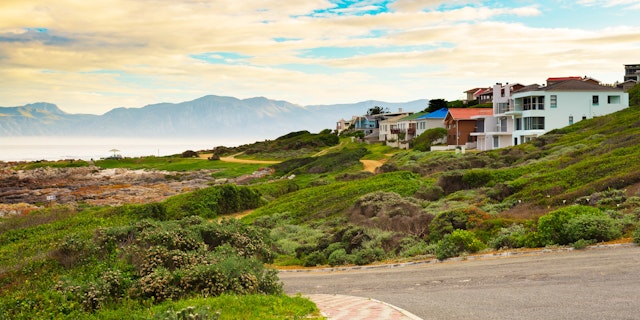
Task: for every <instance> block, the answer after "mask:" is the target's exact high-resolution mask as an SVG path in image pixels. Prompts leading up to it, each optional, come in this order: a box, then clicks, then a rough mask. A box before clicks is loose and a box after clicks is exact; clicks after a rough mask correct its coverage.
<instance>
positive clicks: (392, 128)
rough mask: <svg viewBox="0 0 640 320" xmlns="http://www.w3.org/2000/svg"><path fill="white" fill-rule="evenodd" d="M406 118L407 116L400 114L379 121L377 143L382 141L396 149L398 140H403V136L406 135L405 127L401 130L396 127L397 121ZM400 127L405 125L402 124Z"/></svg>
mask: <svg viewBox="0 0 640 320" xmlns="http://www.w3.org/2000/svg"><path fill="white" fill-rule="evenodd" d="M406 116H407V114H401V115H396V116H393V117H389V118H387V119H385V120H382V121H380V122H379V131H378V141H384V142H385V143H386V144H387V145H392V146H394V147H397V146H398V140H404V139H405V137H404V135H405V134H406V127H404V128H401V127H400V126H399V125H398V121H400V119H402V118H404V117H406ZM401 125H403V126H406V125H407V124H406V123H402V124H401ZM389 142H391V144H390V143H389Z"/></svg>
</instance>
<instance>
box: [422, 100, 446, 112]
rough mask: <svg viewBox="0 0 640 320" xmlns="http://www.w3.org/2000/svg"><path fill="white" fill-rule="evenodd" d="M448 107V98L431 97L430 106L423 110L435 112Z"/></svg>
mask: <svg viewBox="0 0 640 320" xmlns="http://www.w3.org/2000/svg"><path fill="white" fill-rule="evenodd" d="M446 107H447V100H445V99H431V100H429V106H428V107H427V108H426V109H424V110H423V112H434V111H437V110H440V109H442V108H446Z"/></svg>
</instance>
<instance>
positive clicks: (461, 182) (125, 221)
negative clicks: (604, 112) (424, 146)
mask: <svg viewBox="0 0 640 320" xmlns="http://www.w3.org/2000/svg"><path fill="white" fill-rule="evenodd" d="M638 119H640V108H630V109H628V110H624V111H621V112H617V113H615V114H612V115H609V116H603V117H597V118H594V119H591V120H584V121H580V122H578V123H576V124H575V125H572V126H569V127H566V128H562V129H559V130H554V131H552V132H550V133H548V134H546V135H544V136H542V137H539V138H537V139H534V140H533V141H531V142H529V143H525V144H521V145H519V146H516V147H512V148H506V149H499V150H493V151H488V152H467V153H464V154H463V153H454V152H427V151H424V152H423V151H416V150H409V151H399V150H397V149H391V148H389V147H386V146H382V145H379V144H372V145H369V144H365V143H359V142H352V141H351V139H350V138H348V137H346V138H341V139H339V138H338V137H336V136H335V135H332V134H331V133H330V132H329V131H323V132H322V133H319V134H310V133H308V132H306V131H301V132H294V133H291V134H289V135H285V136H283V137H280V138H278V139H276V140H274V141H265V142H260V143H256V144H253V145H247V146H242V147H239V148H222V147H219V148H216V149H215V150H214V152H216V154H219V155H224V154H237V153H239V152H244V153H245V154H246V155H247V157H251V158H254V159H280V160H282V162H280V163H278V164H274V165H271V169H273V171H274V172H275V174H274V175H272V176H270V177H267V178H262V179H260V180H256V181H253V184H251V185H249V186H246V187H239V186H234V185H223V186H216V187H209V188H204V189H201V190H196V191H192V192H189V193H184V194H181V195H178V196H175V197H172V198H168V199H166V200H165V201H162V202H158V203H147V204H137V205H133V204H132V205H125V206H121V207H114V208H102V207H89V206H86V205H84V206H79V207H77V208H72V207H64V206H58V207H53V208H48V209H43V210H40V211H36V212H33V213H31V214H29V215H27V216H22V217H15V218H11V219H5V220H0V266H1V267H0V319H3V318H11V319H27V318H87V319H116V318H133V319H153V318H156V319H161V318H166V319H182V318H186V317H188V316H193V317H196V316H201V317H204V318H211V319H231V318H238V315H239V314H242V315H243V316H244V315H246V316H247V317H249V318H260V319H286V318H305V317H307V316H308V315H310V314H311V315H313V316H315V317H316V318H317V312H316V310H315V308H314V307H313V305H312V304H311V303H310V302H309V301H308V300H305V299H303V298H301V297H286V296H283V295H282V288H281V286H280V284H279V283H278V281H277V278H276V276H275V273H274V271H273V270H271V269H269V268H268V267H265V263H270V264H271V263H272V264H274V265H277V266H286V265H295V266H307V267H314V266H323V265H331V266H337V265H345V264H353V265H363V264H369V263H374V262H379V261H385V260H404V259H431V258H437V259H446V258H450V257H455V256H459V255H466V254H473V253H477V252H482V251H483V250H502V249H505V248H523V247H544V246H565V245H571V246H574V247H575V248H584V247H585V246H587V245H590V244H593V243H597V242H605V241H611V240H618V239H620V238H624V239H628V240H626V241H631V239H632V240H633V241H634V242H636V243H640V228H639V227H638V226H639V224H640V191H639V190H640V162H638V161H636V160H637V159H638V158H640V122H639V120H638ZM362 159H369V160H387V161H386V163H385V164H384V165H383V166H382V167H381V170H382V173H380V174H375V175H374V174H371V173H370V172H363V171H362V168H363V167H362V164H361V163H360V160H362ZM98 165H99V166H102V167H127V168H132V169H143V168H154V169H163V170H172V171H186V170H198V169H214V170H220V171H218V173H217V174H221V175H223V176H224V175H228V176H233V175H240V174H242V173H243V172H247V173H248V172H250V171H254V170H255V169H257V165H256V166H253V165H246V164H225V163H223V162H220V161H207V160H201V159H190V158H181V157H163V158H155V157H148V158H140V159H124V160H104V161H98ZM224 166H228V167H224ZM261 166H264V165H261ZM25 168H26V167H25ZM223 172H225V173H223ZM253 209H255V210H254V211H252V212H251V213H250V214H249V215H247V216H245V217H243V218H241V219H240V220H233V221H231V220H227V219H220V218H221V217H224V216H225V215H227V214H233V213H237V212H244V211H250V210H253ZM219 220H222V221H219ZM249 312H255V313H253V314H249Z"/></svg>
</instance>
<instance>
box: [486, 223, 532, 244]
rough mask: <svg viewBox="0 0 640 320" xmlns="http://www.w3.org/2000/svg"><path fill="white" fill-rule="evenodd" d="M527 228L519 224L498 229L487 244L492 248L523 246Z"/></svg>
mask: <svg viewBox="0 0 640 320" xmlns="http://www.w3.org/2000/svg"><path fill="white" fill-rule="evenodd" d="M526 234H527V229H526V228H525V227H524V226H522V225H519V224H514V225H511V226H510V227H508V228H502V229H500V232H499V233H498V235H497V236H496V237H495V238H493V239H491V240H490V241H489V243H488V245H489V246H490V247H492V248H494V249H502V248H522V247H524V246H525V236H526Z"/></svg>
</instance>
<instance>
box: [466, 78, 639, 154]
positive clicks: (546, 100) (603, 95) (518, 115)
mask: <svg viewBox="0 0 640 320" xmlns="http://www.w3.org/2000/svg"><path fill="white" fill-rule="evenodd" d="M548 80H549V81H548V83H547V84H546V85H542V86H539V85H530V86H526V87H523V88H520V89H518V90H514V91H511V90H510V87H509V86H508V85H506V90H505V86H503V85H501V84H496V85H494V87H493V91H494V99H493V115H489V116H486V115H480V116H477V117H474V118H475V119H477V121H478V123H477V129H476V132H473V133H471V135H472V136H475V137H476V139H477V148H478V149H479V150H491V149H497V148H503V147H509V146H513V145H518V144H520V143H524V142H527V141H529V140H531V139H533V138H535V137H537V136H540V135H542V134H545V133H546V132H549V131H551V130H553V129H558V128H562V127H565V126H568V125H571V124H573V123H575V122H577V121H580V120H584V119H589V118H593V117H597V116H601V115H606V114H610V113H613V112H616V111H619V110H622V109H624V108H627V107H629V94H628V93H626V92H624V91H623V90H622V89H621V88H616V87H613V86H604V85H600V84H597V81H594V79H592V78H586V77H585V78H580V77H577V78H576V77H569V78H566V79H563V78H549V79H548ZM501 91H504V92H505V94H504V95H500V94H496V93H497V92H501ZM496 97H499V99H497V98H496Z"/></svg>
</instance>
